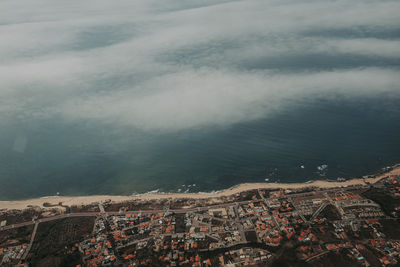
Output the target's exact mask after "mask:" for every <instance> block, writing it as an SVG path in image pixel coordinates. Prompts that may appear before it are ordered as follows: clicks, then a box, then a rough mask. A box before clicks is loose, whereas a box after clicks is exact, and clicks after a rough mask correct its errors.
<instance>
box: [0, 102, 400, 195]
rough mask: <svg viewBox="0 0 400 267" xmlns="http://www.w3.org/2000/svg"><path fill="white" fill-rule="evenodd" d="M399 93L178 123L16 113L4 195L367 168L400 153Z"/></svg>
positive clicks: (125, 189) (311, 175) (168, 186)
mask: <svg viewBox="0 0 400 267" xmlns="http://www.w3.org/2000/svg"><path fill="white" fill-rule="evenodd" d="M399 103H400V99H399V98H398V97H394V96H393V95H390V96H389V95H387V96H385V95H383V96H379V97H376V96H375V97H373V98H371V97H366V98H357V99H354V98H351V99H335V100H332V99H329V100H328V99H324V98H319V99H318V98H313V99H309V100H302V101H301V102H299V103H293V105H291V107H290V108H288V109H285V110H282V111H280V112H277V113H276V114H275V115H274V116H270V117H268V118H265V119H258V120H252V121H249V122H242V123H238V124H235V125H231V126H224V127H222V126H221V127H208V128H204V127H203V128H201V129H189V130H180V131H177V132H170V133H163V132H161V133H160V132H157V131H154V132H153V133H149V131H146V132H144V131H143V132H141V131H140V130H136V131H132V129H131V128H126V129H124V128H122V127H119V128H118V129H116V128H115V127H113V126H112V125H110V126H105V125H103V124H102V125H98V124H96V123H93V122H92V123H90V122H89V123H88V122H85V123H83V122H82V123H76V122H74V123H71V122H69V123H68V122H65V121H63V120H54V119H52V120H40V121H38V120H36V121H15V122H14V124H9V125H8V127H6V128H4V127H3V128H1V129H0V138H1V139H0V151H1V153H0V166H1V168H0V184H1V187H0V199H1V200H15V199H25V198H32V197H42V196H49V195H57V194H59V195H93V194H114V195H131V194H137V193H145V192H148V191H153V190H157V191H158V192H212V191H215V190H220V189H224V188H228V187H231V186H233V185H236V184H239V183H249V182H269V183H275V182H280V183H291V182H307V181H310V180H315V179H330V180H336V179H338V178H339V179H340V178H345V179H347V178H350V177H361V176H364V175H368V174H373V173H376V172H380V171H382V169H383V168H385V167H387V166H391V165H393V164H396V163H400V105H399Z"/></svg>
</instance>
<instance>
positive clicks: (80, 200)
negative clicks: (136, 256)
mask: <svg viewBox="0 0 400 267" xmlns="http://www.w3.org/2000/svg"><path fill="white" fill-rule="evenodd" d="M389 175H400V166H399V165H397V166H396V167H394V168H393V169H392V170H391V171H389V172H387V173H383V174H379V175H377V176H375V177H374V178H354V179H348V180H346V181H343V182H331V181H326V180H315V181H312V182H310V183H286V184H280V183H246V184H239V185H236V186H234V187H232V188H229V189H225V190H221V191H219V192H215V193H168V194H167V193H147V194H142V195H136V196H108V195H93V196H79V197H74V196H51V197H42V198H35V199H27V200H16V201H0V209H8V210H10V209H19V210H21V209H26V208H28V206H40V207H43V203H45V202H47V203H50V204H58V203H59V202H62V203H63V205H67V206H72V205H87V204H91V203H93V202H101V201H104V200H106V199H111V200H112V201H113V202H123V201H129V200H137V199H141V200H153V199H163V198H174V199H176V198H196V199H202V198H217V197H222V196H229V195H232V194H236V193H239V192H243V191H248V190H253V189H301V188H307V187H318V188H332V187H340V186H352V185H366V182H368V183H375V182H377V181H379V180H380V179H382V178H384V177H386V176H389Z"/></svg>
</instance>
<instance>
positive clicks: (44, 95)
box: [0, 0, 400, 149]
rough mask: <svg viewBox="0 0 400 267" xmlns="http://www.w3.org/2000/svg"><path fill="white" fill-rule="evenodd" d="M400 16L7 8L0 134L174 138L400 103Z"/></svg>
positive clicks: (388, 11)
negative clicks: (312, 105) (367, 101)
mask: <svg viewBox="0 0 400 267" xmlns="http://www.w3.org/2000/svg"><path fill="white" fill-rule="evenodd" d="M399 14H400V1H398V0H393V1H391V0H353V1H348V0H336V1H333V0H329V1H328V0H322V1H313V0H262V1H259V0H244V1H230V0H225V1H215V0H185V1H182V0H163V1H154V0H143V1H142V0H116V1H106V0H96V1H94V0H87V1H80V0H79V1H78V0H70V1H59V0H36V1H29V0H1V1H0V114H2V115H1V117H0V126H1V125H3V127H5V126H6V125H8V124H10V122H11V121H15V120H23V121H27V120H28V121H32V120H33V121H34V120H55V119H56V120H61V121H65V122H68V123H74V122H95V123H98V124H107V125H112V126H115V127H119V126H121V127H132V128H135V129H140V130H141V131H144V132H146V131H153V132H154V131H158V132H176V131H181V130H185V129H199V128H202V127H216V126H217V127H220V126H222V127H224V126H230V125H235V124H237V123H241V122H245V121H251V120H257V119H261V118H266V117H268V116H272V115H273V114H275V113H276V112H280V111H282V110H284V109H287V108H289V107H290V106H291V105H292V104H293V102H296V101H302V99H309V98H317V97H324V98H330V99H335V98H346V99H352V98H354V99H357V98H359V97H374V96H377V95H389V96H390V95H396V96H398V95H399V94H400V75H399V66H400V15H399ZM19 140H20V139H19ZM16 147H17V149H21V147H24V140H23V138H22V141H21V140H20V141H19V142H18V144H17V146H16Z"/></svg>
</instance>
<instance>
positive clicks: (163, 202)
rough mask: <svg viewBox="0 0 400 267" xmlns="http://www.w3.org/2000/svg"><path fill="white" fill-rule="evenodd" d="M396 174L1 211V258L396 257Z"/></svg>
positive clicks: (196, 262) (399, 231) (395, 260)
mask: <svg viewBox="0 0 400 267" xmlns="http://www.w3.org/2000/svg"><path fill="white" fill-rule="evenodd" d="M399 212H400V176H398V175H390V176H387V177H385V178H383V179H381V180H380V181H378V182H376V183H374V184H367V185H354V186H342V187H335V188H329V189H323V188H316V187H308V188H302V189H296V190H294V189H293V190H292V189H290V190H289V189H279V188H278V189H274V190H269V189H257V190H250V191H244V192H240V193H237V194H233V195H231V196H228V197H220V198H210V199H198V200H197V199H172V198H171V199H168V198H167V199H160V200H148V201H145V200H137V201H130V202H113V201H112V200H111V199H104V200H103V201H101V202H94V203H91V204H90V205H86V206H71V207H65V206H63V205H62V203H59V205H56V206H52V205H50V204H49V203H44V204H43V207H31V208H30V209H27V210H23V211H17V210H7V209H3V210H2V211H1V213H0V223H1V228H0V265H1V266H76V267H78V266H171V267H172V266H333V265H336V264H342V265H343V266H396V265H398V264H399V263H400V262H399V261H400V227H399V226H400V224H399V216H400V213H399Z"/></svg>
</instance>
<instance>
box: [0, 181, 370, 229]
mask: <svg viewBox="0 0 400 267" xmlns="http://www.w3.org/2000/svg"><path fill="white" fill-rule="evenodd" d="M359 188H362V186H351V187H346V188H333V189H332V188H330V189H326V190H319V191H311V192H305V193H295V194H290V195H288V196H287V197H290V198H293V197H302V196H309V195H315V194H324V193H325V194H326V195H327V193H328V192H329V193H331V192H334V191H339V190H355V189H359ZM260 195H261V194H260ZM261 198H262V199H256V200H244V201H237V202H230V203H224V204H218V205H212V206H206V207H197V208H189V209H170V210H169V212H173V213H186V212H196V211H204V210H209V209H215V208H226V207H229V206H237V205H241V204H248V203H252V202H258V201H265V199H264V197H263V196H262V195H261ZM100 210H101V211H100V212H79V213H66V214H61V215H57V216H53V217H48V218H41V219H37V220H33V221H27V222H22V223H17V224H12V225H7V226H3V227H0V231H4V230H9V229H13V228H18V227H23V226H28V225H32V224H35V223H37V222H38V223H41V222H48V221H53V220H60V219H64V218H68V217H88V216H100V215H103V216H104V215H123V214H139V213H162V212H165V209H160V210H138V211H126V212H107V211H105V210H104V208H100Z"/></svg>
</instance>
